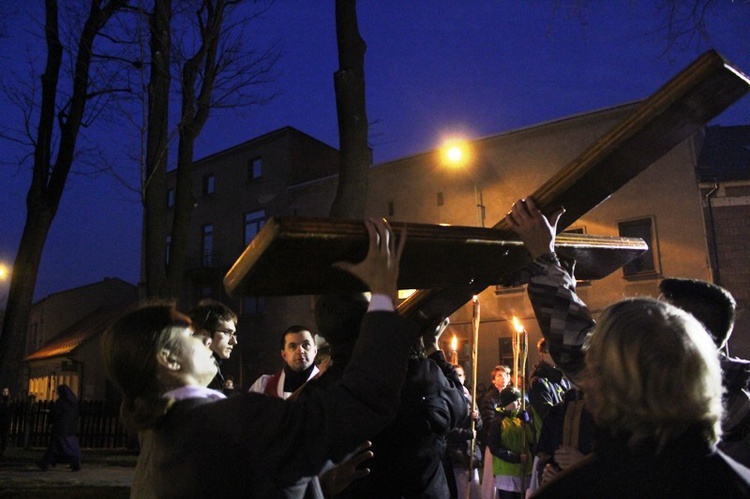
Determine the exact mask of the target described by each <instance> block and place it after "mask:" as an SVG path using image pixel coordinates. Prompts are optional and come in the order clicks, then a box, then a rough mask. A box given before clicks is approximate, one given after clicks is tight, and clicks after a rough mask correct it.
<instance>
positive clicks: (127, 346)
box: [102, 220, 417, 498]
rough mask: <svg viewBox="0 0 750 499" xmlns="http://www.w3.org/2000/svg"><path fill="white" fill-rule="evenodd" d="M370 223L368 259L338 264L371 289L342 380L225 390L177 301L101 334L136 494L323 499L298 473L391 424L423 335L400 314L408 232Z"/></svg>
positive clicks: (315, 469) (314, 470)
mask: <svg viewBox="0 0 750 499" xmlns="http://www.w3.org/2000/svg"><path fill="white" fill-rule="evenodd" d="M366 226H367V230H368V234H369V236H370V244H369V249H368V253H367V256H366V258H365V260H364V261H362V262H360V263H358V264H351V263H341V262H340V263H337V264H336V267H337V268H339V269H342V270H344V271H347V272H349V273H351V274H352V275H354V276H355V277H357V278H359V279H360V280H361V281H362V282H363V283H364V284H365V285H366V286H367V287H368V288H369V289H370V290H371V292H372V300H371V302H370V305H369V308H368V312H367V313H366V314H365V317H364V320H363V323H362V326H361V327H362V330H361V332H360V335H359V339H358V341H357V343H356V345H355V348H354V351H353V352H352V358H351V360H350V362H349V365H348V367H347V370H346V372H345V373H344V375H343V377H342V379H341V380H340V382H338V383H334V384H332V385H331V386H329V387H326V388H325V389H322V390H315V391H311V392H310V393H308V394H306V395H305V397H304V398H300V399H299V400H295V401H284V400H281V399H276V398H271V397H267V396H265V395H261V394H256V393H242V394H240V395H237V396H234V397H231V398H226V397H224V395H223V394H222V393H220V392H217V391H215V390H211V389H208V388H206V386H207V385H208V383H209V382H210V381H211V380H212V379H213V377H214V376H215V375H216V365H215V363H214V362H213V358H212V352H211V350H210V349H209V347H208V346H207V345H206V344H205V343H204V341H203V338H202V337H200V336H194V331H193V330H192V328H191V327H190V323H189V319H188V318H187V317H186V316H184V315H183V314H180V313H179V312H177V311H175V310H174V308H172V307H170V306H160V305H148V306H145V307H142V308H141V309H139V310H136V311H134V312H130V313H128V314H126V315H125V316H123V317H121V318H120V319H118V320H117V321H116V322H115V324H114V325H113V326H112V327H110V328H108V329H107V330H106V331H105V332H104V335H103V336H102V353H103V359H104V366H105V368H106V370H107V374H108V376H109V377H110V379H112V380H113V381H114V382H115V383H116V384H117V386H118V387H119V388H120V390H121V391H122V393H123V405H122V408H121V413H122V415H123V421H124V422H125V423H126V424H127V425H128V427H129V428H130V429H137V430H138V431H139V432H140V436H141V443H142V447H141V454H140V456H139V458H138V463H137V465H136V470H135V475H134V478H133V485H132V488H131V495H132V496H133V497H139V498H140V497H159V498H165V497H181V498H183V497H186V498H189V497H196V498H197V497H217V496H221V497H227V498H229V497H263V498H266V497H268V498H274V497H285V498H290V497H300V498H301V497H321V494H320V493H317V492H316V491H313V490H310V489H308V488H307V486H306V484H305V483H300V481H301V480H305V479H306V478H307V477H312V476H315V475H317V474H318V473H320V472H321V470H322V467H323V466H324V465H325V464H326V462H328V460H332V461H334V462H339V460H340V459H341V458H342V457H343V456H341V455H335V449H348V450H349V451H352V450H354V449H356V448H357V447H358V446H359V445H360V444H361V443H362V442H363V441H365V440H366V439H367V438H370V437H371V436H372V435H375V434H376V433H377V432H379V431H380V430H382V429H383V428H384V427H385V426H386V425H387V424H388V423H389V422H390V421H392V419H393V418H394V416H395V415H396V412H397V409H398V401H399V391H400V387H401V385H402V383H403V379H404V373H405V372H406V365H407V358H408V349H409V346H410V345H411V344H412V343H413V342H414V341H415V339H416V338H417V331H416V326H415V325H414V324H413V323H411V322H409V321H407V320H406V319H404V318H402V317H400V316H399V315H398V314H397V313H396V312H395V310H394V299H395V296H396V293H397V282H398V263H399V260H400V257H401V253H402V251H403V244H404V243H403V241H404V237H403V236H402V237H400V238H397V237H395V235H394V234H393V233H392V231H391V230H390V227H389V226H388V224H387V222H385V221H384V220H370V221H368V222H367V224H366ZM209 457H210V459H209ZM297 485H299V487H298V486H297ZM318 492H320V491H318ZM306 493H311V494H315V495H312V496H311V495H305V494H306Z"/></svg>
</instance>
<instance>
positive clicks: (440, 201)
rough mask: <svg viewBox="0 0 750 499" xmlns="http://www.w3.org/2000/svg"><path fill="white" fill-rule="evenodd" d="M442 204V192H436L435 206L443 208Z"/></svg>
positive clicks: (443, 200) (443, 201)
mask: <svg viewBox="0 0 750 499" xmlns="http://www.w3.org/2000/svg"><path fill="white" fill-rule="evenodd" d="M444 204H445V199H444V198H443V193H442V192H438V193H437V205H438V206H443V205H444Z"/></svg>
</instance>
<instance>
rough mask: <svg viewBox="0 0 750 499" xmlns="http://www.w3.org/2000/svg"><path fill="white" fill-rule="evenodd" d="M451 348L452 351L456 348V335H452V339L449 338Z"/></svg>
mask: <svg viewBox="0 0 750 499" xmlns="http://www.w3.org/2000/svg"><path fill="white" fill-rule="evenodd" d="M451 350H453V351H454V352H455V351H456V350H458V338H456V335H455V334H454V335H453V339H452V340H451Z"/></svg>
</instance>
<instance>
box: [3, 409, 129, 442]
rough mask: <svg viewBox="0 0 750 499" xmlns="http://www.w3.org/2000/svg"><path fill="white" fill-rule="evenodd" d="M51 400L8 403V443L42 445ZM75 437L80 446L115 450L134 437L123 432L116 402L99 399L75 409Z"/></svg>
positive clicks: (46, 434)
mask: <svg viewBox="0 0 750 499" xmlns="http://www.w3.org/2000/svg"><path fill="white" fill-rule="evenodd" d="M52 404H53V402H51V401H41V402H34V403H28V402H22V401H14V402H11V404H10V407H9V412H10V428H9V434H8V444H9V445H11V446H15V447H23V448H25V449H28V448H30V447H45V446H46V445H47V444H48V443H49V437H50V431H49V429H50V422H51V421H50V410H51V409H52ZM78 440H79V442H80V444H81V447H83V448H95V449H114V448H120V447H130V446H132V444H133V436H132V435H130V434H129V433H127V432H126V431H125V429H124V428H123V426H122V424H121V422H120V415H119V405H118V404H112V403H105V402H104V401H100V400H84V401H81V402H80V404H79V409H78Z"/></svg>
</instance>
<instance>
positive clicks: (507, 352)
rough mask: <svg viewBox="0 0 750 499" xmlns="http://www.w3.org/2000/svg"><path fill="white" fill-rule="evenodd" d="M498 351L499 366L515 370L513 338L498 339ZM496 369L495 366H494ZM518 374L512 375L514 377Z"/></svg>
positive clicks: (503, 337)
mask: <svg viewBox="0 0 750 499" xmlns="http://www.w3.org/2000/svg"><path fill="white" fill-rule="evenodd" d="M498 343H499V344H498V350H499V355H498V358H497V361H498V364H501V365H503V366H508V367H510V368H511V369H512V368H513V338H511V337H510V336H502V337H500V338H498ZM493 367H494V366H493ZM515 374H516V373H511V376H514V375H515Z"/></svg>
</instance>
